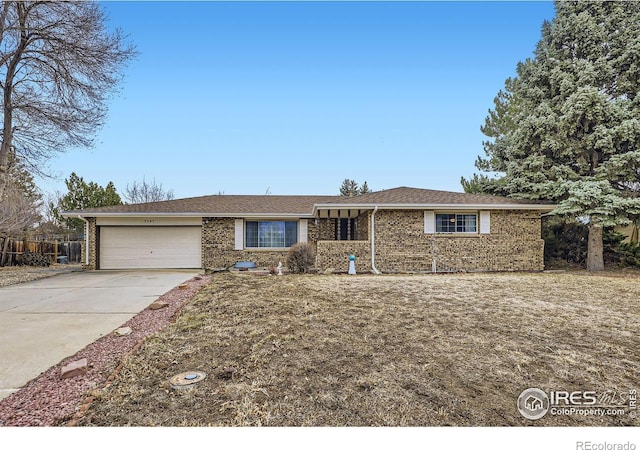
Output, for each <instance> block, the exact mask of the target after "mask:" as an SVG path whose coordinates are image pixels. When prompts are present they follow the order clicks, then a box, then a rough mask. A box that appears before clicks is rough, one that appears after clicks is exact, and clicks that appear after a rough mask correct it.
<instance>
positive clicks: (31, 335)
mask: <svg viewBox="0 0 640 450" xmlns="http://www.w3.org/2000/svg"><path fill="white" fill-rule="evenodd" d="M197 274H198V272H197V271H194V270H189V271H187V270H184V271H177V270H166V271H165V270H153V271H111V270H109V271H93V272H75V273H68V274H64V275H58V276H55V277H51V278H45V279H42V280H37V281H32V282H28V283H23V284H17V285H13V286H7V287H3V288H0V361H2V362H1V363H0V399H2V398H5V397H8V396H9V395H11V394H12V393H13V392H15V391H17V390H18V389H19V388H20V387H22V386H24V385H25V384H26V383H27V382H28V381H30V380H32V379H33V378H35V377H37V376H38V375H40V374H41V373H42V372H44V371H46V370H47V369H49V368H50V367H52V366H54V365H56V364H58V363H59V362H60V361H62V360H63V359H64V358H66V357H68V356H71V355H73V354H75V353H76V352H78V351H79V350H82V349H83V348H84V347H86V346H87V345H89V344H90V343H92V342H93V341H95V340H96V339H98V338H99V337H100V336H103V335H105V334H108V333H111V332H112V331H113V330H115V329H117V328H119V327H120V326H121V325H122V324H124V323H125V322H127V321H128V320H129V319H130V318H132V317H133V316H135V315H136V314H138V313H139V312H140V311H142V310H143V309H144V308H146V307H147V306H149V304H151V303H152V302H153V301H155V300H156V299H157V298H158V297H159V296H161V295H162V294H164V293H165V292H167V291H169V290H171V289H172V288H174V287H176V286H177V285H179V284H181V283H183V282H184V281H186V280H189V279H191V278H192V277H194V276H195V275H197Z"/></svg>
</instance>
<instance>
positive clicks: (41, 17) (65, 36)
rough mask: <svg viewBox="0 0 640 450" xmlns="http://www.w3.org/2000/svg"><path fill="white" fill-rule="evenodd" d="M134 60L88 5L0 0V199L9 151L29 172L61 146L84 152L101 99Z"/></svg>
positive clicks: (102, 111)
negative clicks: (125, 67) (0, 0)
mask: <svg viewBox="0 0 640 450" xmlns="http://www.w3.org/2000/svg"><path fill="white" fill-rule="evenodd" d="M134 54H135V51H134V49H133V48H132V47H131V46H130V45H128V44H126V42H125V36H123V34H122V32H121V31H119V30H116V31H114V32H111V31H109V30H108V29H107V27H106V19H105V16H104V13H103V11H102V9H101V7H100V5H99V4H98V3H95V2H84V1H81V2H60V1H14V2H10V1H5V2H3V3H2V8H1V9H0V89H1V90H2V93H1V94H2V95H1V96H0V97H1V100H0V101H1V103H0V111H1V113H2V115H3V117H2V136H1V138H2V142H1V145H0V198H2V193H3V191H4V190H5V189H6V188H7V182H8V178H7V173H8V171H9V169H10V167H9V163H10V157H9V154H10V153H11V151H12V150H11V149H12V148H14V149H15V152H16V154H17V156H18V158H17V159H19V160H20V161H21V162H22V163H23V164H24V165H25V166H26V167H28V168H29V170H30V171H31V172H32V173H39V174H42V172H43V171H42V168H41V163H42V162H44V161H46V160H47V159H48V158H49V157H51V156H52V155H53V154H55V153H58V152H63V151H65V150H66V149H67V148H69V147H87V146H91V145H92V143H93V136H94V133H95V132H96V130H97V129H98V128H99V127H100V126H101V125H102V124H103V123H104V120H105V117H106V113H107V106H106V101H107V95H108V94H109V93H110V92H112V91H113V90H114V89H115V88H116V87H117V85H118V82H119V81H120V78H121V75H120V71H121V69H122V67H123V66H124V64H125V63H126V62H127V61H128V60H129V59H131V58H132V57H133V56H134Z"/></svg>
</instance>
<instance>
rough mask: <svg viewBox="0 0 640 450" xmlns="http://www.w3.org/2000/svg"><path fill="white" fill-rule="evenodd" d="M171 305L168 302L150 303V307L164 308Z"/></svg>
mask: <svg viewBox="0 0 640 450" xmlns="http://www.w3.org/2000/svg"><path fill="white" fill-rule="evenodd" d="M167 306H169V304H168V303H167V302H161V301H155V302H153V303H152V304H150V305H149V309H162V308H166V307H167Z"/></svg>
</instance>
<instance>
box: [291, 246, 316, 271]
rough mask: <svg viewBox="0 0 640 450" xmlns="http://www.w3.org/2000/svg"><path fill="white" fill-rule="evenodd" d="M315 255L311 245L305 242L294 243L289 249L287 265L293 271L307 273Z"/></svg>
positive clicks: (312, 264)
mask: <svg viewBox="0 0 640 450" xmlns="http://www.w3.org/2000/svg"><path fill="white" fill-rule="evenodd" d="M315 261H316V255H315V253H314V251H313V248H312V247H311V245H309V244H307V243H300V244H296V245H294V246H292V247H291V249H290V250H289V256H288V257H287V266H288V267H289V271H290V272H293V273H309V270H310V269H311V268H312V267H313V266H314V264H315Z"/></svg>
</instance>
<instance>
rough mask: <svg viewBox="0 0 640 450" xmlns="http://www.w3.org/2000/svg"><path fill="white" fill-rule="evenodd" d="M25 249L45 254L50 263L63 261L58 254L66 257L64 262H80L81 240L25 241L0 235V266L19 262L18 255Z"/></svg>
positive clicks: (13, 264)
mask: <svg viewBox="0 0 640 450" xmlns="http://www.w3.org/2000/svg"><path fill="white" fill-rule="evenodd" d="M25 251H29V252H33V253H39V254H41V255H45V256H47V257H48V258H49V261H50V262H51V263H56V262H63V258H58V257H60V256H64V257H66V262H67V263H69V264H77V263H80V262H82V242H81V241H63V240H48V241H34V240H26V241H25V240H23V239H15V238H11V237H1V236H0V267H1V266H15V265H18V264H20V257H21V255H22V254H23V253H24V252H25Z"/></svg>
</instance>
